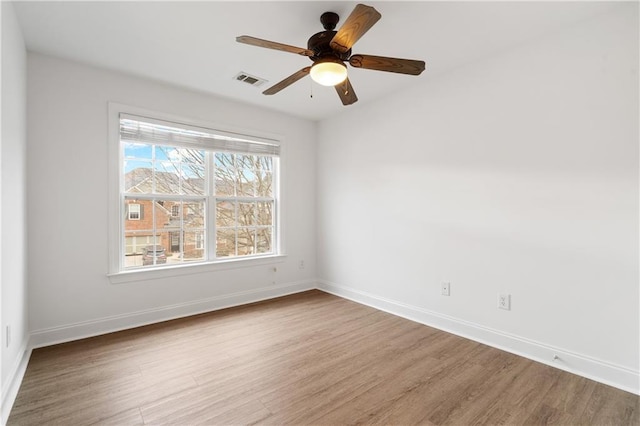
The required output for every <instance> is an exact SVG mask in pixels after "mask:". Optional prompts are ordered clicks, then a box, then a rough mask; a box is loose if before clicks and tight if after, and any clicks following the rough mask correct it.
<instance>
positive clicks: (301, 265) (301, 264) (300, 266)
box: [298, 260, 304, 269]
mask: <svg viewBox="0 0 640 426" xmlns="http://www.w3.org/2000/svg"><path fill="white" fill-rule="evenodd" d="M298 268H300V269H304V260H301V261H299V262H298Z"/></svg>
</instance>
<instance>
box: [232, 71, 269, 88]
mask: <svg viewBox="0 0 640 426" xmlns="http://www.w3.org/2000/svg"><path fill="white" fill-rule="evenodd" d="M234 80H237V81H242V82H244V83H247V84H250V85H252V86H256V87H258V86H262V84H263V83H266V82H267V80H265V79H264V78H260V77H256V76H255V75H251V74H247V73H246V72H239V73H238V74H237V75H236V76H235V77H234Z"/></svg>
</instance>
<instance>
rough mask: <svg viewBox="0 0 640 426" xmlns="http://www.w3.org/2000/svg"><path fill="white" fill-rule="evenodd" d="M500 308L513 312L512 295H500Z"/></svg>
mask: <svg viewBox="0 0 640 426" xmlns="http://www.w3.org/2000/svg"><path fill="white" fill-rule="evenodd" d="M498 308H500V309H504V310H507V311H510V310H511V295H510V294H504V293H498Z"/></svg>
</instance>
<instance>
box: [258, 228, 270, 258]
mask: <svg viewBox="0 0 640 426" xmlns="http://www.w3.org/2000/svg"><path fill="white" fill-rule="evenodd" d="M271 235H272V228H258V231H257V235H256V253H271V252H272V251H273V249H272V246H271Z"/></svg>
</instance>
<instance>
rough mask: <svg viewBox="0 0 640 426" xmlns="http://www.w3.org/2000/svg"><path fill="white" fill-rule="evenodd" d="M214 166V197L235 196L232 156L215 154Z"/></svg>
mask: <svg viewBox="0 0 640 426" xmlns="http://www.w3.org/2000/svg"><path fill="white" fill-rule="evenodd" d="M214 165H215V171H216V176H215V184H216V195H221V196H225V195H229V196H233V195H235V194H236V188H235V181H236V179H235V174H236V172H235V170H236V169H235V160H234V155H233V154H227V153H220V152H218V153H216V155H215V159H214Z"/></svg>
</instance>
